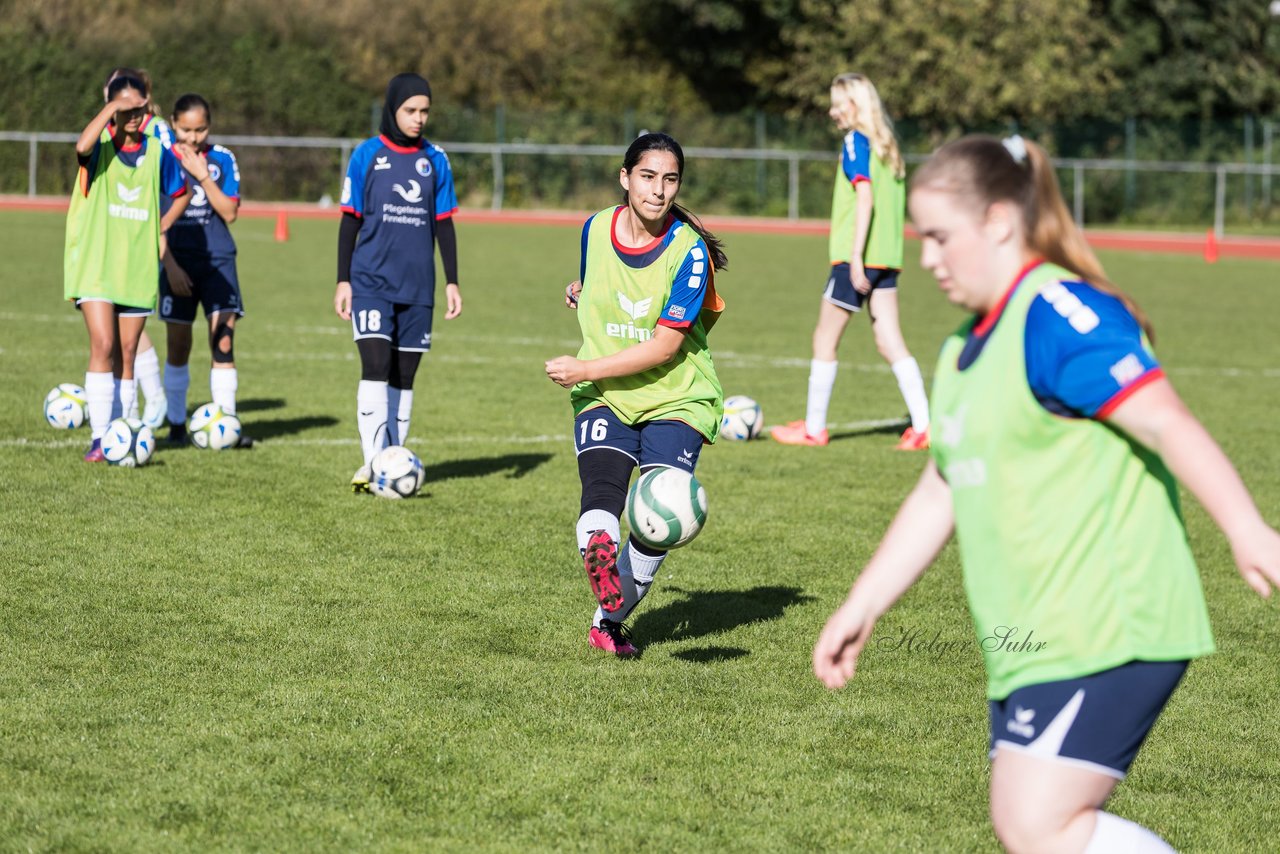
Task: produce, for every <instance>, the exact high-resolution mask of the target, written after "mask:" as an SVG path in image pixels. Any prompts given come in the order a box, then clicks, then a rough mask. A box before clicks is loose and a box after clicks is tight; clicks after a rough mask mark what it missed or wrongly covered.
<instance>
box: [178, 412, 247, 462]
mask: <svg viewBox="0 0 1280 854" xmlns="http://www.w3.org/2000/svg"><path fill="white" fill-rule="evenodd" d="M187 435H188V436H190V437H191V444H193V445H195V446H196V447H197V448H206V449H208V450H211V451H221V450H223V449H225V448H234V447H235V446H236V443H237V442H239V441H240V419H239V418H236V417H235V416H234V415H232V414H231V413H230V412H226V411H225V410H223V408H222V407H221V406H219V405H218V404H216V403H206V404H205V405H204V406H201V407H200V408H199V409H197V410H196V411H195V412H193V413H191V420H190V421H188V422H187Z"/></svg>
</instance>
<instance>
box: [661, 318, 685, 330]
mask: <svg viewBox="0 0 1280 854" xmlns="http://www.w3.org/2000/svg"><path fill="white" fill-rule="evenodd" d="M658 325H659V326H669V327H671V328H672V329H688V328H689V327H690V326H693V321H692V320H668V319H667V318H665V317H659V318H658Z"/></svg>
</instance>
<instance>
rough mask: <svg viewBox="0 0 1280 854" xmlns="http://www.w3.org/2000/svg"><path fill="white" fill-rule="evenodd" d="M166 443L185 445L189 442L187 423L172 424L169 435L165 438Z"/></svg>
mask: <svg viewBox="0 0 1280 854" xmlns="http://www.w3.org/2000/svg"><path fill="white" fill-rule="evenodd" d="M164 443H165V444H166V445H185V444H187V425H185V424H170V425H169V436H168V438H166V439H165V440H164Z"/></svg>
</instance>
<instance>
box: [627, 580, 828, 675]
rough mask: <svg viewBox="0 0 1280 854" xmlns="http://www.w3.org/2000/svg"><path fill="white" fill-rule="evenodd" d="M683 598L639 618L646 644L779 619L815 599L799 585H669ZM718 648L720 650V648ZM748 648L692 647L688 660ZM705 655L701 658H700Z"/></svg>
mask: <svg viewBox="0 0 1280 854" xmlns="http://www.w3.org/2000/svg"><path fill="white" fill-rule="evenodd" d="M668 589H670V590H671V591H672V592H675V593H679V594H681V598H679V599H677V600H675V601H673V602H668V603H667V604H665V605H663V606H662V607H660V608H655V609H654V610H652V611H644V612H643V613H641V614H640V616H638V617H636V619H635V622H634V624H633V626H632V630H633V632H634V634H635V636H636V638H637V639H639V640H641V641H642V642H644V643H661V642H663V641H678V640H689V639H692V638H700V637H705V636H707V635H713V634H716V633H718V632H724V631H728V630H730V629H736V628H738V627H739V626H746V625H750V624H751V623H762V622H765V621H767V620H776V619H778V618H779V617H781V616H782V615H783V614H784V613H785V612H786V610H787V609H788V608H790V607H792V606H794V605H800V604H803V603H805V602H812V601H814V597H812V596H806V595H805V594H804V591H802V590H801V589H800V588H799V587H778V586H772V587H752V588H751V589H749V590H692V591H691V590H683V589H681V588H678V587H673V588H668ZM717 650H718V651H717ZM747 654H748V652H747V651H746V650H730V649H725V648H717V647H708V648H706V649H703V650H689V651H686V652H685V653H683V654H681V655H680V657H681V658H683V659H685V660H686V661H706V662H711V661H724V660H727V659H728V658H739V657H741V656H743V655H747ZM699 656H701V657H699Z"/></svg>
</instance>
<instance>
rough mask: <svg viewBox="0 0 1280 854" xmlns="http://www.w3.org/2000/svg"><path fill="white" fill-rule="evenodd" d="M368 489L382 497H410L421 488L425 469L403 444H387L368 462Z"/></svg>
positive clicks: (424, 477) (425, 474)
mask: <svg viewBox="0 0 1280 854" xmlns="http://www.w3.org/2000/svg"><path fill="white" fill-rule="evenodd" d="M369 472H370V473H369V491H370V492H372V493H373V494H374V495H379V496H381V497H383V498H411V497H413V496H414V495H416V494H417V492H418V490H419V489H421V488H422V482H423V481H424V480H426V479H427V470H426V469H425V468H424V467H423V465H422V460H420V459H418V457H417V455H416V454H414V452H413V451H411V450H409V449H408V448H406V447H405V446H404V445H388V446H387V447H385V448H383V449H382V450H381V451H378V453H377V454H375V455H374V457H373V460H372V461H370V463H369Z"/></svg>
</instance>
